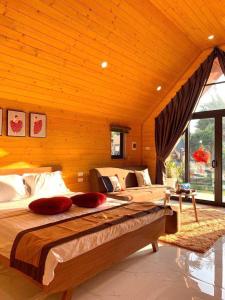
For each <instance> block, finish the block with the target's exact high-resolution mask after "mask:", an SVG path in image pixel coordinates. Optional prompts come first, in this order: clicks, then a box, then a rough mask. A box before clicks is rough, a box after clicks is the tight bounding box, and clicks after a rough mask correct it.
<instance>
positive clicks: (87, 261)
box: [35, 217, 166, 300]
mask: <svg viewBox="0 0 225 300" xmlns="http://www.w3.org/2000/svg"><path fill="white" fill-rule="evenodd" d="M165 220H166V219H165V217H162V218H160V219H158V220H156V221H155V222H153V223H151V224H148V225H146V226H144V227H142V228H140V229H138V230H135V231H132V232H129V233H127V234H125V235H123V236H121V237H119V238H117V239H115V240H112V241H110V242H108V243H105V244H103V245H101V246H99V247H97V248H95V249H93V250H91V251H89V252H87V253H85V254H83V255H80V256H78V257H76V258H74V259H72V260H70V261H68V262H65V263H62V264H58V266H57V267H56V270H55V277H54V280H53V281H52V282H51V283H50V285H49V286H42V288H43V294H42V298H39V299H45V297H47V296H48V295H50V294H53V293H58V292H63V295H62V300H70V299H72V292H71V291H72V290H73V288H74V287H76V286H78V285H80V284H81V283H83V282H85V281H86V280H88V279H90V278H91V277H93V276H95V275H96V274H98V273H100V272H102V271H104V270H106V269H108V268H109V267H111V266H112V265H114V264H115V263H118V262H119V261H121V260H122V259H124V258H126V257H127V256H129V255H130V254H132V253H134V252H136V251H137V250H139V249H141V248H143V247H145V246H147V245H148V244H152V249H153V252H156V251H158V243H157V240H158V238H159V237H160V236H161V235H163V234H164V233H165ZM43 297H44V298H43ZM35 300H36V299H35Z"/></svg>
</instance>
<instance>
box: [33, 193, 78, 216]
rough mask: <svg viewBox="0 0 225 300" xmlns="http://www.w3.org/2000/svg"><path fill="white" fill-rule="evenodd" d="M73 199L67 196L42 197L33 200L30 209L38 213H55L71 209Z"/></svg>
mask: <svg viewBox="0 0 225 300" xmlns="http://www.w3.org/2000/svg"><path fill="white" fill-rule="evenodd" d="M72 204H73V203H72V200H71V199H70V198H67V197H52V198H41V199H38V200H35V201H32V202H31V203H30V204H29V209H30V210H32V211H33V212H34V213H36V214H41V215H55V214H60V213H62V212H64V211H67V210H69V209H70V207H71V205H72Z"/></svg>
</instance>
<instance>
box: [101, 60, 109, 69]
mask: <svg viewBox="0 0 225 300" xmlns="http://www.w3.org/2000/svg"><path fill="white" fill-rule="evenodd" d="M101 67H102V69H105V68H107V67H108V62H107V61H103V62H101Z"/></svg>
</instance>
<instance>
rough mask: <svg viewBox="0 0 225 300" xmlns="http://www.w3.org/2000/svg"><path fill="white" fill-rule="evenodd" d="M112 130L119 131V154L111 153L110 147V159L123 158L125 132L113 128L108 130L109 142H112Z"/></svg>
mask: <svg viewBox="0 0 225 300" xmlns="http://www.w3.org/2000/svg"><path fill="white" fill-rule="evenodd" d="M112 132H119V133H120V151H119V152H120V154H119V155H113V154H112V147H111V159H124V137H125V133H124V132H123V131H115V130H110V135H111V136H110V137H111V142H112Z"/></svg>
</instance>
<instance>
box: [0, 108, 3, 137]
mask: <svg viewBox="0 0 225 300" xmlns="http://www.w3.org/2000/svg"><path fill="white" fill-rule="evenodd" d="M2 118H3V109H2V108H0V135H2Z"/></svg>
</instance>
